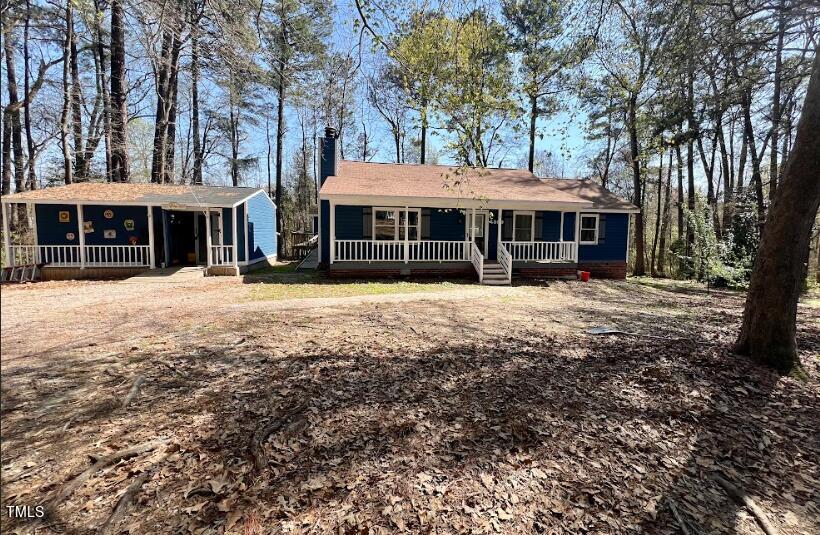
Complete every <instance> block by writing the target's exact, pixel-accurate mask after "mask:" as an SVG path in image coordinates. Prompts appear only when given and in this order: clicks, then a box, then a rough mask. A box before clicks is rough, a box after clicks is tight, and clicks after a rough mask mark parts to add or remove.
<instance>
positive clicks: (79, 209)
mask: <svg viewBox="0 0 820 535" xmlns="http://www.w3.org/2000/svg"><path fill="white" fill-rule="evenodd" d="M77 231H78V232H79V236H80V269H85V224H84V223H83V205H82V204H78V205H77Z"/></svg>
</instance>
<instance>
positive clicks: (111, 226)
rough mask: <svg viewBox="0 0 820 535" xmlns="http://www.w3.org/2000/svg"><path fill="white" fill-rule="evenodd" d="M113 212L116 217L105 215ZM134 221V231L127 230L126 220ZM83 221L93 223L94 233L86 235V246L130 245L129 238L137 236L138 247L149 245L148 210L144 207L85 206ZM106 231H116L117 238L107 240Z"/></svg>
mask: <svg viewBox="0 0 820 535" xmlns="http://www.w3.org/2000/svg"><path fill="white" fill-rule="evenodd" d="M106 210H111V211H112V212H113V213H114V217H112V218H111V219H106V218H105V216H104V215H103V214H104V212H105V211H106ZM126 219H132V220H133V221H134V230H125V220H126ZM83 220H84V221H91V223H92V224H93V226H94V232H89V233H88V234H86V235H85V244H86V245H128V244H129V241H128V238H130V237H131V236H135V237H136V238H137V240H138V241H137V244H138V245H148V209H147V208H146V207H144V206H111V205H109V206H90V205H89V206H83ZM106 230H114V231H116V234H117V235H116V237H115V238H108V239H107V238H105V231H106Z"/></svg>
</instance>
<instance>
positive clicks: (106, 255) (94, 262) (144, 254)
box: [85, 245, 151, 267]
mask: <svg viewBox="0 0 820 535" xmlns="http://www.w3.org/2000/svg"><path fill="white" fill-rule="evenodd" d="M149 250H150V248H149V246H148V245H86V246H85V265H86V266H92V267H100V266H102V267H142V266H148V265H150V263H151V260H150V255H149Z"/></svg>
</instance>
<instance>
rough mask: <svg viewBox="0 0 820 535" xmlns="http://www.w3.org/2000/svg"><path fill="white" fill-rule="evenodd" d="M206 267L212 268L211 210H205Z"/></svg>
mask: <svg viewBox="0 0 820 535" xmlns="http://www.w3.org/2000/svg"><path fill="white" fill-rule="evenodd" d="M205 243H206V247H205V267H206V268H209V267H211V209H210V208H206V209H205Z"/></svg>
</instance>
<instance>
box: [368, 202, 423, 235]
mask: <svg viewBox="0 0 820 535" xmlns="http://www.w3.org/2000/svg"><path fill="white" fill-rule="evenodd" d="M420 225H421V210H419V209H418V208H411V209H410V210H404V209H401V208H374V209H373V239H374V240H387V241H395V240H404V229H405V227H406V228H407V235H408V239H409V240H411V241H415V240H418V239H419V233H420V231H419V226H420Z"/></svg>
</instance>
